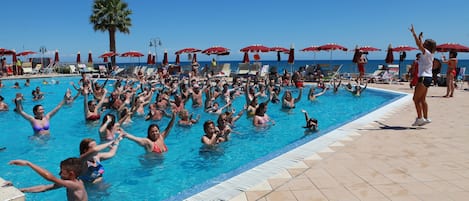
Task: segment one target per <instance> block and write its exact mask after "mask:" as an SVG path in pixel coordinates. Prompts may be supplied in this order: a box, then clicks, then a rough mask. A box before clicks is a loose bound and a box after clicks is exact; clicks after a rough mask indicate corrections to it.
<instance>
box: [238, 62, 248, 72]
mask: <svg viewBox="0 0 469 201" xmlns="http://www.w3.org/2000/svg"><path fill="white" fill-rule="evenodd" d="M249 66H250V64H249V63H240V64H238V71H237V74H238V75H247V74H248V73H249V70H250V69H249Z"/></svg>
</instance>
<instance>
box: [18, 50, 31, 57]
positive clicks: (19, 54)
mask: <svg viewBox="0 0 469 201" xmlns="http://www.w3.org/2000/svg"><path fill="white" fill-rule="evenodd" d="M30 54H36V52H33V51H31V50H25V51H23V52H19V53H17V54H16V56H27V55H30Z"/></svg>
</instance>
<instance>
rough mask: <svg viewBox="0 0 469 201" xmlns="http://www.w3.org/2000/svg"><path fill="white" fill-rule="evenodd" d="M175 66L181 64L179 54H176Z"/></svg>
mask: <svg viewBox="0 0 469 201" xmlns="http://www.w3.org/2000/svg"><path fill="white" fill-rule="evenodd" d="M174 63H175V64H176V65H179V64H181V60H180V59H179V54H176V62H174Z"/></svg>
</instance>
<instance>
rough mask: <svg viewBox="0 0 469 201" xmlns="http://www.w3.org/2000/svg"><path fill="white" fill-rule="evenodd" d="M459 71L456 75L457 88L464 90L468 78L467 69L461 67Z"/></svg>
mask: <svg viewBox="0 0 469 201" xmlns="http://www.w3.org/2000/svg"><path fill="white" fill-rule="evenodd" d="M458 69H459V70H458V71H457V72H458V74H457V75H456V86H457V87H458V88H459V89H463V85H464V80H465V78H466V67H460V68H458Z"/></svg>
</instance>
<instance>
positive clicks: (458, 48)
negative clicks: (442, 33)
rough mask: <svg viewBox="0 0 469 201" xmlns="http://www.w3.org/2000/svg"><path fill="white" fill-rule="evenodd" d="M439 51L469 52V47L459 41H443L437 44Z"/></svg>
mask: <svg viewBox="0 0 469 201" xmlns="http://www.w3.org/2000/svg"><path fill="white" fill-rule="evenodd" d="M436 51H438V52H469V47H467V46H464V45H461V44H458V43H443V44H440V45H437V46H436Z"/></svg>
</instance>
